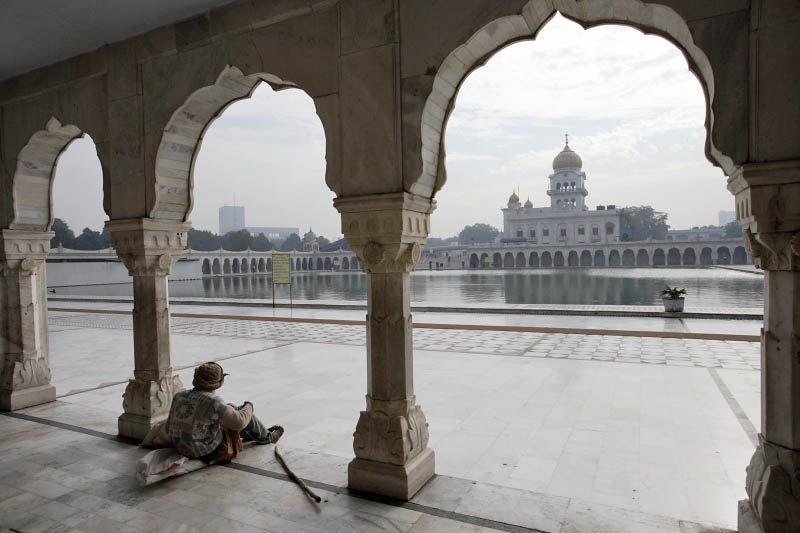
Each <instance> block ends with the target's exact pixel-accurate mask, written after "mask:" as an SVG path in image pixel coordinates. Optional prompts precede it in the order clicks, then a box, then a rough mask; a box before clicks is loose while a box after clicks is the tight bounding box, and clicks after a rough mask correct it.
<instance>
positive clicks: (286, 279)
mask: <svg viewBox="0 0 800 533" xmlns="http://www.w3.org/2000/svg"><path fill="white" fill-rule="evenodd" d="M275 285H289V305H290V306H291V305H292V260H291V256H290V255H289V254H272V308H273V309H274V308H275Z"/></svg>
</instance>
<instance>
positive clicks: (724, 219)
mask: <svg viewBox="0 0 800 533" xmlns="http://www.w3.org/2000/svg"><path fill="white" fill-rule="evenodd" d="M718 217H719V225H720V226H724V225H726V224H729V223H731V222H733V221H734V220H736V213H735V212H733V211H720V212H719V215H718Z"/></svg>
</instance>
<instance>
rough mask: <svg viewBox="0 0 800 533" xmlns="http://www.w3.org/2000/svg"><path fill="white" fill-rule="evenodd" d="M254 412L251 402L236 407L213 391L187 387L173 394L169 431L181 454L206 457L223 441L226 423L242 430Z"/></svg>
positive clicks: (231, 427)
mask: <svg viewBox="0 0 800 533" xmlns="http://www.w3.org/2000/svg"><path fill="white" fill-rule="evenodd" d="M252 416H253V407H252V406H251V405H250V404H245V405H244V407H242V408H241V409H236V408H235V407H233V406H231V405H228V404H226V403H225V402H224V401H223V400H222V398H220V397H219V396H217V395H215V394H214V393H213V392H209V391H204V390H197V389H192V390H185V391H181V392H179V393H177V394H176V395H175V396H174V397H173V398H172V407H171V408H170V411H169V418H167V434H168V435H169V436H170V438H171V439H172V442H173V444H174V445H175V448H176V449H177V450H178V451H179V452H180V453H181V454H182V455H185V456H187V457H191V458H196V457H203V456H205V455H208V454H210V453H211V452H213V451H214V450H216V449H217V446H219V444H220V443H221V442H222V428H223V427H225V428H228V429H233V430H235V431H241V430H242V429H244V428H245V427H247V424H249V423H250V419H251V418H252Z"/></svg>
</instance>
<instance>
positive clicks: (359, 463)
mask: <svg viewBox="0 0 800 533" xmlns="http://www.w3.org/2000/svg"><path fill="white" fill-rule="evenodd" d="M334 205H335V206H336V209H338V210H339V212H340V213H341V215H342V233H343V234H344V235H345V237H347V241H348V243H349V244H350V247H351V248H352V249H353V251H354V252H355V253H356V255H357V257H358V260H359V261H360V262H361V264H362V266H363V269H364V271H365V272H366V274H367V290H368V296H367V305H368V311H367V396H366V410H364V411H361V415H360V416H359V419H358V424H357V425H356V431H355V433H354V434H353V451H354V452H355V456H356V457H355V459H353V461H351V462H350V465H349V467H348V486H349V487H350V488H351V489H357V490H362V491H365V492H372V493H376V494H382V495H384V496H390V497H393V498H398V499H403V500H408V499H410V498H411V497H412V496H414V494H415V493H416V492H417V491H418V490H419V489H420V488H422V486H423V485H424V484H425V483H426V482H427V481H428V480H429V479H430V478H431V477H432V476H433V474H434V463H435V461H434V454H433V450H431V449H430V448H428V423H427V421H426V420H425V415H424V414H423V412H422V408H421V407H420V406H419V405H417V403H416V398H415V396H414V354H413V350H412V338H411V335H412V318H411V304H410V290H409V273H410V272H411V271H412V270H413V269H414V267H415V266H416V264H417V262H418V261H419V258H420V254H421V252H422V247H423V246H424V244H425V239H426V238H427V235H428V227H429V222H430V213H431V211H433V209H434V207H435V202H434V201H432V200H430V199H428V198H422V197H418V196H414V195H411V194H408V193H396V194H395V193H393V194H380V195H370V196H360V197H351V198H340V199H337V200H336V201H335V202H334Z"/></svg>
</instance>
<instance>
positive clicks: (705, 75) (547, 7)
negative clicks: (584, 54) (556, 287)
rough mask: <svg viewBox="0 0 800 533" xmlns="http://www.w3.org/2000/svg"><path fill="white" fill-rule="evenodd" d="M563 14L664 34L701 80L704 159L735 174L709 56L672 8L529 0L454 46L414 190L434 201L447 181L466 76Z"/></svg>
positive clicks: (429, 111)
mask: <svg viewBox="0 0 800 533" xmlns="http://www.w3.org/2000/svg"><path fill="white" fill-rule="evenodd" d="M556 12H559V13H561V14H562V15H563V16H565V17H566V18H568V19H570V20H573V21H575V22H577V23H578V24H580V25H582V26H583V27H584V28H591V27H593V26H598V25H601V24H621V25H624V26H630V27H633V28H636V29H638V30H641V31H642V32H644V33H646V34H656V35H660V36H662V37H664V38H666V39H667V40H669V41H670V42H672V43H673V44H674V45H675V46H677V47H678V48H679V49H680V50H681V52H683V54H684V56H685V57H686V58H687V61H688V64H689V69H690V70H691V71H692V72H693V73H694V74H695V75H696V76H697V78H698V80H699V81H700V85H701V86H702V88H703V93H704V95H705V100H706V140H705V151H706V157H707V158H708V159H709V160H710V161H711V162H712V163H713V164H714V165H717V166H719V167H721V168H722V169H723V171H724V172H725V174H726V175H730V174H731V172H733V171H734V163H733V161H732V159H731V158H730V157H728V156H727V155H725V154H723V153H722V152H721V151H720V150H718V149H717V147H716V146H715V145H714V141H713V138H712V132H713V130H714V113H713V109H712V103H713V101H714V73H713V72H712V68H711V63H710V61H709V59H708V57H707V56H706V54H705V53H704V52H703V51H702V50H701V49H700V48H699V47H698V46H697V45H696V44H695V42H694V39H693V37H692V34H691V32H690V30H689V26H688V25H687V23H686V21H684V20H683V18H681V16H680V15H678V14H677V13H676V12H675V11H674V10H673V9H671V8H669V7H666V6H662V5H657V4H644V3H642V2H641V1H639V0H607V1H604V2H584V1H581V0H531V1H530V2H528V3H527V4H526V5H525V6H524V7H523V9H522V10H521V12H520V13H519V14H517V15H511V16H505V17H501V18H498V19H496V20H494V21H492V22H490V23H488V24H486V25H485V26H483V27H482V28H481V29H480V30H478V31H477V32H475V33H474V34H473V35H472V36H471V37H470V38H469V39H467V40H466V41H465V42H464V43H463V44H461V45H460V46H458V47H457V48H455V49H454V50H453V51H452V52H450V54H449V55H448V56H447V57H446V58H445V59H444V61H443V62H442V64H441V65H440V66H439V68H438V70H437V73H436V76H435V78H434V81H433V89H432V90H431V93H430V94H429V95H428V97H427V99H426V100H425V105H424V107H423V110H422V120H421V122H420V127H421V139H422V172H421V174H420V176H419V177H418V178H417V179H416V181H415V182H414V183H413V184H412V185H411V187H410V192H412V193H413V194H417V195H420V196H424V197H428V198H432V197H433V196H434V195H435V194H436V192H437V191H438V190H439V189H441V188H442V186H444V183H445V181H446V180H447V171H446V168H445V146H444V138H445V135H444V134H445V130H446V127H447V120H448V118H449V116H450V113H451V112H452V110H453V107H454V105H455V101H456V97H457V96H458V90H459V88H460V87H461V84H462V83H463V82H464V80H465V79H466V78H467V76H468V75H469V74H470V72H472V71H473V70H475V69H476V68H479V67H481V66H482V65H484V64H485V63H486V61H487V60H488V59H489V58H490V57H491V56H492V55H494V54H495V53H496V52H498V51H499V50H501V49H502V48H504V47H506V46H508V45H509V44H512V43H514V42H517V41H522V40H530V39H535V38H536V35H537V34H538V33H539V31H540V30H541V29H542V28H543V27H544V26H545V24H547V22H548V21H549V20H550V19H551V18H552V16H553V15H554V14H555V13H556Z"/></svg>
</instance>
